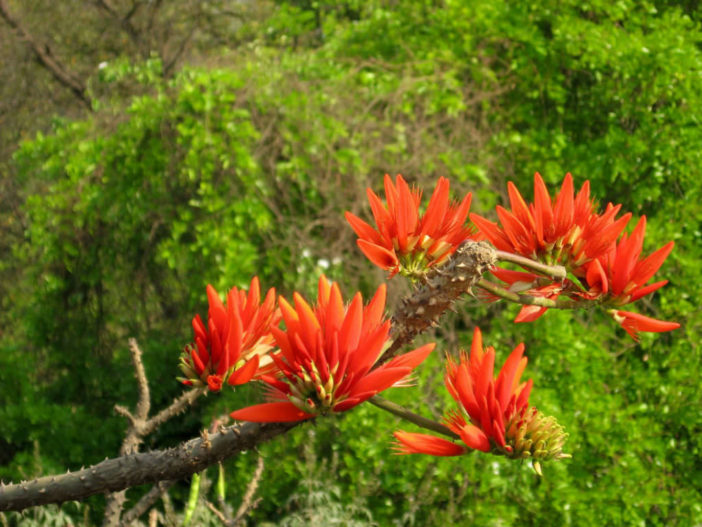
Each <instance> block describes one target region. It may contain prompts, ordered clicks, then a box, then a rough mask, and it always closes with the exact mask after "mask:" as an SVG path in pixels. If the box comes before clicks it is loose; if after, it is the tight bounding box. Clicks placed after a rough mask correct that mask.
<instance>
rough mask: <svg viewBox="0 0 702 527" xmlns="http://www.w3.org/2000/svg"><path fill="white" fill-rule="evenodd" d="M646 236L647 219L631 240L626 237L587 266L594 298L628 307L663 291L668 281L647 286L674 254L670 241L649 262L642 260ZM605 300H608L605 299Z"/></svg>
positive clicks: (646, 259)
mask: <svg viewBox="0 0 702 527" xmlns="http://www.w3.org/2000/svg"><path fill="white" fill-rule="evenodd" d="M645 235H646V216H641V219H640V220H639V222H638V223H637V224H636V227H635V228H634V230H633V231H632V233H631V236H627V234H626V233H625V234H624V235H622V237H621V239H620V240H619V242H617V244H616V245H614V244H613V245H612V246H611V248H610V250H609V251H608V252H607V253H606V254H603V255H602V256H600V257H599V258H598V259H597V260H594V261H592V262H591V263H590V264H589V265H588V266H587V274H586V279H587V283H588V286H589V291H588V296H589V297H590V298H601V297H603V296H604V297H606V301H607V303H610V304H613V305H618V306H621V305H624V304H629V303H631V302H635V301H636V300H638V299H639V298H641V297H643V296H645V295H648V294H649V293H653V292H654V291H656V290H657V289H660V288H661V287H663V286H664V285H665V284H667V283H668V280H661V281H660V282H655V283H653V284H649V285H646V282H648V281H649V280H650V279H651V278H653V275H654V274H656V271H658V269H659V268H660V267H661V265H663V262H664V261H665V259H666V258H667V257H668V255H669V254H670V251H672V250H673V247H674V246H675V242H673V241H670V242H668V243H666V244H665V245H664V246H663V247H661V248H660V249H658V250H657V251H655V252H653V253H652V254H650V255H649V256H647V257H646V258H640V256H641V251H642V249H643V242H644V236H645ZM603 300H604V299H603Z"/></svg>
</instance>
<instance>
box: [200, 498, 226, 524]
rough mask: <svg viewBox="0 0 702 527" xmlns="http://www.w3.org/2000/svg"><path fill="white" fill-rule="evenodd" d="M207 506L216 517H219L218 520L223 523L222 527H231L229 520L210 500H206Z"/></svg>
mask: <svg viewBox="0 0 702 527" xmlns="http://www.w3.org/2000/svg"><path fill="white" fill-rule="evenodd" d="M205 505H207V508H208V509H210V510H211V511H212V512H213V513H214V515H215V516H217V519H218V520H219V521H221V522H222V525H226V526H227V527H229V520H228V519H227V517H226V516H225V515H224V513H223V512H222V511H220V510H219V509H218V508H217V507H215V506H214V504H213V503H212V502H211V501H209V500H205Z"/></svg>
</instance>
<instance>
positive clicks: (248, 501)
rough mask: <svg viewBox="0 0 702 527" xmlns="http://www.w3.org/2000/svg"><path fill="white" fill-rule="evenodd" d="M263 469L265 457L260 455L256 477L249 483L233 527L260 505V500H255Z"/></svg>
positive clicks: (255, 472) (233, 521)
mask: <svg viewBox="0 0 702 527" xmlns="http://www.w3.org/2000/svg"><path fill="white" fill-rule="evenodd" d="M263 468H264V463H263V456H262V455H260V454H259V456H258V461H257V462H256V470H255V471H254V475H253V477H252V478H251V481H249V484H248V485H247V486H246V493H245V494H244V498H243V499H242V500H241V505H239V508H238V509H237V511H236V515H235V516H234V519H233V520H232V523H231V525H232V527H235V526H237V525H238V524H239V523H240V522H241V521H242V520H243V519H244V518H245V517H246V515H247V514H248V513H249V511H251V510H253V509H255V508H256V506H257V505H258V501H259V500H256V501H254V499H253V498H254V495H255V494H256V490H257V489H258V485H259V483H260V482H261V476H263Z"/></svg>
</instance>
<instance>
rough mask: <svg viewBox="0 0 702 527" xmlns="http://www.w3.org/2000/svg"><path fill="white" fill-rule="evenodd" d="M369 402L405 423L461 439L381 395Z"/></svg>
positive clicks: (437, 424)
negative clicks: (408, 422)
mask: <svg viewBox="0 0 702 527" xmlns="http://www.w3.org/2000/svg"><path fill="white" fill-rule="evenodd" d="M368 402H370V403H371V404H373V405H375V406H377V407H378V408H380V409H382V410H385V411H386V412H390V413H391V414H393V415H396V416H398V417H400V418H402V419H404V420H405V421H410V422H411V423H414V424H416V425H417V426H419V427H421V428H426V429H427V430H431V431H432V432H437V433H439V434H442V435H445V436H447V437H450V438H451V439H460V438H459V436H458V435H456V434H454V433H453V432H452V431H451V430H449V429H448V428H447V427H445V426H444V425H442V424H441V423H437V422H436V421H432V420H431V419H427V418H426V417H422V416H421V415H418V414H415V413H414V412H410V411H409V410H408V409H407V408H405V407H404V406H400V405H399V404H396V403H393V402H392V401H388V400H387V399H384V398H383V397H380V396H379V395H374V396H373V397H371V398H370V399H368Z"/></svg>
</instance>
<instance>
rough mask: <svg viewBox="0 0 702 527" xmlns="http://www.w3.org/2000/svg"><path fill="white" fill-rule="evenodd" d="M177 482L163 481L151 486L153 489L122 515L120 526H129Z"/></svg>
mask: <svg viewBox="0 0 702 527" xmlns="http://www.w3.org/2000/svg"><path fill="white" fill-rule="evenodd" d="M175 484H176V482H175V481H161V482H159V483H157V484H156V485H154V486H153V487H151V490H150V491H149V492H147V493H146V494H144V495H143V496H142V497H141V499H140V500H139V501H138V502H137V503H136V505H134V507H132V508H131V509H129V510H128V511H127V512H125V513H124V514H123V515H122V520H121V521H120V524H119V525H120V527H129V525H131V524H132V522H133V521H135V520H137V519H138V518H139V517H140V516H141V515H142V514H144V513H145V512H146V511H148V510H149V509H150V508H151V507H152V506H153V504H154V503H156V501H158V499H159V498H160V497H161V496H162V495H163V493H164V492H166V491H167V490H168V489H170V488H171V487H172V486H173V485H175Z"/></svg>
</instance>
